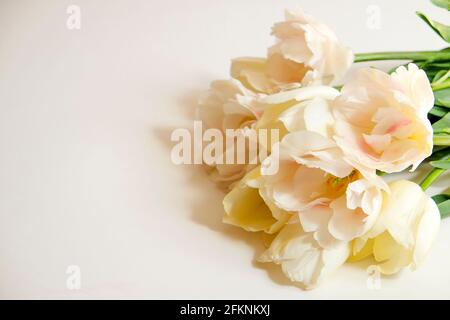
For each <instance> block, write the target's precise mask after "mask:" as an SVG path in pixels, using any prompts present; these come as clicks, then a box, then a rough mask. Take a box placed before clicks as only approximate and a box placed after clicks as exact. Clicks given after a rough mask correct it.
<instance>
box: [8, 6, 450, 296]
mask: <svg viewBox="0 0 450 320" xmlns="http://www.w3.org/2000/svg"><path fill="white" fill-rule="evenodd" d="M69 4H76V5H79V6H80V8H81V19H82V21H81V30H73V31H70V30H68V29H67V28H66V19H67V16H68V15H67V14H66V8H67V6H68V5H69ZM369 4H375V5H378V6H379V7H380V9H381V18H382V20H381V23H382V25H381V29H380V30H370V29H368V28H367V27H366V20H367V14H366V8H367V6H368V5H369ZM297 5H301V6H302V7H303V8H304V9H306V10H307V11H308V12H309V13H311V14H312V15H315V16H316V17H317V18H319V19H321V20H322V21H324V22H326V23H327V24H328V25H330V26H331V27H333V28H334V29H335V31H336V33H337V34H338V36H339V38H340V39H341V40H342V41H344V42H345V43H346V44H347V45H349V46H351V47H352V48H353V49H354V50H355V51H356V52H368V51H385V50H413V49H438V48H441V47H443V46H444V43H443V42H442V41H440V39H439V38H438V37H437V36H435V35H434V34H433V33H432V32H431V31H429V30H428V29H427V27H426V26H425V25H424V23H423V22H421V21H420V20H419V19H418V18H416V17H415V15H414V11H415V10H418V9H420V10H423V11H425V12H427V13H430V14H432V16H433V17H435V18H436V19H437V18H441V20H442V21H445V19H447V21H448V19H449V16H448V15H446V12H444V11H443V10H442V11H441V10H439V9H437V8H434V7H433V6H432V5H431V4H429V2H428V1H426V0H415V1H410V0H403V1H390V0H383V1H381V0H371V1H366V0H354V1H350V0H347V1H345V0H340V1H317V0H311V1H309V0H308V1H306V0H304V1H300V0H299V1H283V4H280V1H276V0H271V1H260V0H251V1H250V0H246V1H241V0H227V1H211V0H195V1H182V0H165V1H159V0H158V1H157V0H150V1H138V0H134V1H129V0H127V1H126V0H122V1H116V0H89V1H88V0H83V1H82V0H71V1H57V0H53V1H50V0H40V1H18V0H10V1H6V0H0V39H1V40H0V130H1V132H0V297H1V298H213V299H215V298H224V299H230V298H234V299H238V298H247V299H253V298H255V299H256V298H267V299H315V298H450V286H449V285H448V284H449V283H450V252H449V249H448V248H449V245H450V224H449V223H450V221H444V222H443V223H442V228H441V232H440V235H439V238H438V240H437V242H436V245H435V246H434V248H433V250H432V252H431V254H430V256H429V259H428V260H427V262H426V263H425V265H424V266H423V267H422V268H421V269H419V270H418V271H416V272H414V273H412V272H410V271H405V272H403V273H402V274H401V275H399V276H396V277H394V278H382V280H381V281H382V282H381V289H380V290H369V289H368V288H367V285H366V280H367V273H366V271H365V267H364V266H355V265H350V266H346V267H343V268H342V269H340V270H339V271H338V272H337V273H336V274H335V275H334V277H332V278H331V279H330V280H329V281H328V282H326V283H325V284H324V285H323V286H321V287H320V288H319V289H316V290H314V291H309V292H305V291H301V290H300V289H298V288H296V287H294V286H292V285H290V284H289V282H288V281H286V280H285V278H284V277H283V276H282V274H281V272H280V271H279V270H278V267H276V266H270V265H267V266H265V265H261V264H258V263H254V262H252V260H253V259H254V257H255V255H256V254H257V253H258V252H260V251H261V244H260V239H259V237H258V236H256V235H253V234H248V233H246V232H243V231H241V230H239V229H237V228H233V227H231V226H226V225H223V224H222V223H221V216H222V207H221V200H222V197H223V194H222V193H221V192H220V191H219V190H217V189H215V187H214V186H213V185H212V184H211V183H210V182H209V181H208V179H207V177H206V175H205V174H204V172H203V171H202V170H201V169H200V168H198V167H192V166H186V167H179V166H175V165H173V164H172V163H171V161H170V158H169V152H170V147H171V145H172V144H171V142H170V140H169V137H170V132H171V130H172V129H173V128H177V127H189V126H191V124H192V122H191V121H192V117H193V113H192V109H193V105H194V101H195V97H196V96H197V94H198V92H199V91H200V90H204V89H206V88H207V86H208V84H209V82H210V81H211V80H213V79H215V78H226V77H227V73H228V67H229V60H230V58H232V57H236V56H241V55H256V56H257V55H264V52H265V48H266V47H267V46H268V45H270V44H271V41H272V39H271V38H270V36H269V32H270V27H271V25H272V23H273V22H274V21H279V20H281V19H282V16H283V10H284V8H285V7H295V6H297ZM439 187H440V188H443V187H444V183H443V182H441V183H440V186H438V188H439ZM69 265H78V266H80V268H81V272H82V278H81V279H82V283H81V289H80V290H75V291H71V290H68V289H67V288H66V278H67V275H66V268H67V267H68V266H69Z"/></svg>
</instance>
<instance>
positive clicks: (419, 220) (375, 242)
mask: <svg viewBox="0 0 450 320" xmlns="http://www.w3.org/2000/svg"><path fill="white" fill-rule="evenodd" d="M389 187H390V194H386V193H385V194H384V199H383V205H382V209H381V212H380V215H379V218H378V219H377V222H376V223H375V225H374V227H373V228H372V229H371V230H370V231H369V232H368V233H367V234H365V235H364V236H362V237H360V238H358V239H355V241H354V244H353V250H352V251H353V252H352V256H353V257H352V258H351V260H358V259H361V258H364V257H366V256H369V255H373V256H374V258H375V260H376V261H377V262H378V263H379V265H378V266H379V270H380V272H382V273H384V274H393V273H396V272H398V271H399V270H401V269H402V268H404V267H407V266H411V267H412V268H413V269H415V268H417V267H418V266H419V265H420V264H422V263H423V261H424V260H425V258H426V256H427V254H428V253H429V251H430V249H431V246H432V244H433V242H434V240H435V238H436V236H437V233H438V231H439V225H440V220H441V219H440V215H439V209H438V208H437V206H436V204H435V202H434V201H433V200H432V199H431V198H430V197H429V196H427V195H426V194H425V193H424V192H423V191H422V189H421V188H420V186H419V185H417V184H415V183H413V182H411V181H407V180H400V181H395V182H393V183H391V184H389Z"/></svg>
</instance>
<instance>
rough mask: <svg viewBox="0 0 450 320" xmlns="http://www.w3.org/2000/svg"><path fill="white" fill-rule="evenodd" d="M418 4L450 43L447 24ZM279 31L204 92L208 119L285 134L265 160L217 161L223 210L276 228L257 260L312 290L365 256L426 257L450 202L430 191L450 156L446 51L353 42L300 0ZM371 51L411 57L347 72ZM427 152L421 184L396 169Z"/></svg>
mask: <svg viewBox="0 0 450 320" xmlns="http://www.w3.org/2000/svg"><path fill="white" fill-rule="evenodd" d="M433 2H434V3H435V4H437V5H440V6H442V7H445V8H446V9H450V1H449V0H439V1H437V0H436V1H433ZM418 15H419V16H420V17H421V18H422V19H424V20H425V21H426V22H427V23H428V24H429V25H430V26H431V27H432V29H433V30H434V31H435V32H437V33H438V34H439V35H440V36H441V37H442V38H443V39H444V40H445V41H447V42H450V27H448V26H445V25H443V24H441V23H438V22H435V21H432V20H430V19H428V18H427V17H426V16H425V15H423V14H422V13H418ZM272 34H273V36H274V37H275V38H276V42H275V44H274V45H273V46H271V47H270V48H269V49H268V51H267V55H266V57H264V58H252V57H244V58H237V59H234V60H232V64H231V79H229V80H218V81H214V82H213V83H212V84H211V88H210V90H209V91H208V92H206V93H205V94H204V95H203V96H202V98H201V99H200V102H199V108H198V115H199V117H200V119H201V120H202V121H203V123H204V124H206V126H208V127H209V128H216V129H219V130H221V131H222V132H225V131H226V130H227V129H235V130H237V132H240V133H241V134H242V133H243V132H245V130H255V131H256V132H259V131H260V130H262V129H269V130H277V133H278V138H277V139H271V140H270V141H269V142H268V143H266V144H265V145H264V146H262V145H260V146H259V148H258V152H261V150H263V149H266V151H267V152H265V154H266V155H265V156H264V157H262V158H261V157H260V158H259V161H257V162H256V163H251V164H250V163H233V164H230V163H224V162H223V161H219V160H218V161H216V162H213V163H209V164H208V167H209V171H210V173H211V176H212V177H213V179H214V180H215V181H217V182H219V183H220V184H221V185H222V186H225V187H226V188H227V192H228V193H227V195H226V196H225V198H224V200H223V205H224V211H225V214H224V218H223V220H224V222H226V223H228V224H232V225H235V226H238V227H241V228H243V229H245V230H247V231H250V232H263V233H265V234H268V235H270V236H268V237H265V238H266V239H270V241H269V243H268V244H266V246H267V249H266V251H265V252H264V253H263V254H262V255H261V256H260V257H259V261H261V262H273V263H276V264H279V265H281V268H282V270H283V272H284V274H285V275H286V276H287V277H288V278H289V279H290V280H292V281H296V282H298V283H300V284H301V286H303V287H304V288H307V289H309V288H313V287H315V286H317V285H318V284H319V283H320V282H321V281H322V280H323V279H324V278H325V277H327V276H328V275H329V274H330V273H332V272H333V271H334V270H336V269H337V268H338V267H339V266H341V265H342V264H344V263H345V262H352V261H358V260H361V259H364V258H367V257H369V256H371V257H373V258H374V260H375V261H376V263H377V265H378V268H379V270H380V272H381V273H383V274H393V273H396V272H398V271H399V270H401V269H403V268H405V267H407V266H410V267H412V268H413V269H414V268H416V267H417V266H419V265H420V264H421V263H422V262H423V261H424V259H425V257H426V255H427V253H428V252H429V249H430V247H431V246H432V243H433V241H434V239H435V237H436V235H437V233H438V230H439V225H440V220H441V218H442V217H445V216H446V215H448V214H449V213H450V200H449V198H450V196H449V195H447V194H439V195H436V196H434V197H430V196H428V195H427V194H426V193H425V192H424V190H425V189H427V188H428V187H429V186H430V185H431V184H432V183H433V182H434V181H435V180H436V179H437V178H438V177H439V176H440V175H442V174H443V172H444V171H445V170H447V169H449V168H450V160H448V158H449V156H450V149H449V148H448V146H449V145H450V113H448V111H450V109H449V108H450V50H447V49H444V50H440V51H418V52H382V53H368V54H356V55H354V54H353V53H352V51H351V50H350V49H349V48H347V47H346V46H344V45H343V44H342V43H341V42H339V40H338V38H337V37H336V35H335V34H334V32H333V31H332V30H331V29H330V28H328V27H327V26H325V25H324V24H322V23H321V22H319V21H317V20H315V19H314V18H313V17H311V16H309V15H306V14H305V13H303V12H302V11H301V10H295V11H287V12H286V17H285V20H284V21H282V22H279V23H276V24H275V25H274V26H273V28H272ZM374 60H404V61H405V62H408V63H407V64H405V65H401V66H399V67H397V68H396V69H394V70H391V71H390V72H384V71H381V70H379V69H376V68H372V67H367V68H360V69H358V70H357V71H356V73H355V74H354V75H353V76H352V77H350V79H348V80H347V81H345V83H343V85H342V81H343V77H344V75H345V74H346V73H347V71H348V70H349V68H350V67H351V66H352V65H353V63H357V62H362V61H374ZM236 138H237V137H236V136H235V137H234V138H233V139H236ZM228 149H229V148H228V147H226V148H224V149H223V150H222V152H217V154H216V158H217V159H221V158H222V157H223V156H224V154H226V153H227V152H229V150H228ZM216 151H217V150H216ZM238 152H239V151H238ZM261 153H262V152H261ZM424 163H429V164H431V166H432V167H433V168H432V169H431V172H430V173H429V174H428V175H427V176H426V178H425V179H424V180H423V182H422V183H421V184H420V185H419V184H416V183H414V182H411V181H408V180H397V181H393V182H392V178H391V179H386V177H387V176H388V175H389V174H392V173H397V172H401V171H405V170H409V171H414V170H416V168H417V167H418V166H420V165H422V164H424ZM274 167H275V168H276V169H277V170H273V168H274ZM388 181H390V182H388Z"/></svg>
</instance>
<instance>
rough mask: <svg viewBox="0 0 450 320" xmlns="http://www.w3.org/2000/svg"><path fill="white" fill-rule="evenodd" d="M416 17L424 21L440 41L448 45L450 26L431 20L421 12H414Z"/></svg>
mask: <svg viewBox="0 0 450 320" xmlns="http://www.w3.org/2000/svg"><path fill="white" fill-rule="evenodd" d="M416 13H417V15H418V16H419V17H420V18H421V19H422V20H423V21H425V22H426V23H427V24H428V25H429V26H430V28H431V29H433V31H434V32H436V33H437V34H438V35H439V36H440V37H441V38H442V39H444V40H445V41H446V42H448V43H450V26H447V25H445V24H442V23H440V22H437V21H434V20H431V19H430V18H428V17H427V16H426V15H425V14H423V13H422V12H416Z"/></svg>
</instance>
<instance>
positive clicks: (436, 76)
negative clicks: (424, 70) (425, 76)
mask: <svg viewBox="0 0 450 320" xmlns="http://www.w3.org/2000/svg"><path fill="white" fill-rule="evenodd" d="M447 72H448V71H447V70H439V71H438V73H436V75H435V76H434V78H433V81H432V82H433V83H436V82H438V81H439V80H440V79H442V77H443V76H445V75H446V74H447Z"/></svg>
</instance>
